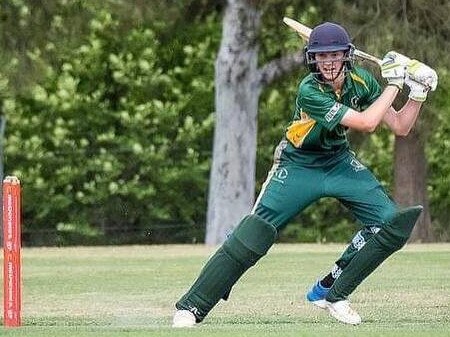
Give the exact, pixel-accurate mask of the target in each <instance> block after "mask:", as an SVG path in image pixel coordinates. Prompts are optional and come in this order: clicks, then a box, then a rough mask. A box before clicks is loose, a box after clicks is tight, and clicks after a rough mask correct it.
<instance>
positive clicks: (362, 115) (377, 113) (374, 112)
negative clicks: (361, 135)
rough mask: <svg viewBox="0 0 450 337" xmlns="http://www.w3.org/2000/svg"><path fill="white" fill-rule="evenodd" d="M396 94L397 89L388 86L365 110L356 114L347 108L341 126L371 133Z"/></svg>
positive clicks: (389, 107)
mask: <svg viewBox="0 0 450 337" xmlns="http://www.w3.org/2000/svg"><path fill="white" fill-rule="evenodd" d="M398 92H399V88H397V87H396V86H393V85H388V86H387V87H386V88H385V89H384V91H383V93H382V94H381V95H380V97H378V99H377V100H376V101H375V102H373V103H372V104H371V105H370V106H369V107H368V108H367V109H366V110H364V111H362V112H358V111H356V110H353V109H351V108H349V109H348V110H347V112H346V113H345V115H344V116H343V117H342V120H341V124H342V125H345V126H347V127H349V128H351V129H355V130H358V131H363V132H373V131H374V130H375V129H376V127H377V126H378V124H380V122H381V121H382V120H383V117H384V116H385V115H386V113H387V112H388V111H389V110H390V109H391V105H392V102H394V99H395V97H396V96H397V94H398Z"/></svg>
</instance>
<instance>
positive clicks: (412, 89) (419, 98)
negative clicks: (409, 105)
mask: <svg viewBox="0 0 450 337" xmlns="http://www.w3.org/2000/svg"><path fill="white" fill-rule="evenodd" d="M405 84H406V85H407V86H408V87H409V95H408V97H409V98H410V99H412V100H413V101H416V102H425V100H426V99H427V95H428V91H429V90H430V88H429V87H428V86H426V85H424V84H422V83H419V82H416V80H413V79H412V78H411V77H410V76H409V75H407V76H406V78H405Z"/></svg>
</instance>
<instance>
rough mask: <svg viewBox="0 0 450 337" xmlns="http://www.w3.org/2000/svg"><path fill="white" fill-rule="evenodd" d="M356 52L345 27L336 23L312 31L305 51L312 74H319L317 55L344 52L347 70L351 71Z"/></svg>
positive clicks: (322, 25) (320, 26)
mask: <svg viewBox="0 0 450 337" xmlns="http://www.w3.org/2000/svg"><path fill="white" fill-rule="evenodd" d="M354 50H355V47H354V46H353V44H352V41H351V39H350V36H349V34H348V33H347V31H346V30H345V28H344V27H342V26H340V25H338V24H336V23H332V22H325V23H322V24H320V25H318V26H316V27H314V29H313V30H312V32H311V35H310V36H309V41H308V44H307V45H306V47H305V50H304V52H305V62H306V65H307V67H308V68H309V69H310V70H311V72H314V73H317V72H318V70H317V67H316V64H315V63H316V62H315V53H321V52H332V51H344V52H345V58H344V65H345V69H346V70H350V69H351V68H352V67H353V58H354V56H353V53H354Z"/></svg>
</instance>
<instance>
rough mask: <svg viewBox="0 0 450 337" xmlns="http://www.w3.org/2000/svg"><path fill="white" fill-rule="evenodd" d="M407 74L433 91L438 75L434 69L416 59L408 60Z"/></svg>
mask: <svg viewBox="0 0 450 337" xmlns="http://www.w3.org/2000/svg"><path fill="white" fill-rule="evenodd" d="M407 71H408V76H409V77H410V78H411V79H413V80H415V81H416V82H419V83H421V84H423V85H424V86H426V87H428V89H429V90H431V91H435V90H436V87H437V84H438V75H437V73H436V71H434V69H432V68H430V67H429V66H427V65H426V64H423V63H422V62H419V61H417V60H410V61H409V62H408V68H407Z"/></svg>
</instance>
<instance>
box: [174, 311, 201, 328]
mask: <svg viewBox="0 0 450 337" xmlns="http://www.w3.org/2000/svg"><path fill="white" fill-rule="evenodd" d="M195 323H196V320H195V316H194V314H193V313H192V312H190V311H189V310H177V311H176V312H175V314H174V315H173V321H172V327H173V328H193V327H194V326H195Z"/></svg>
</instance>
